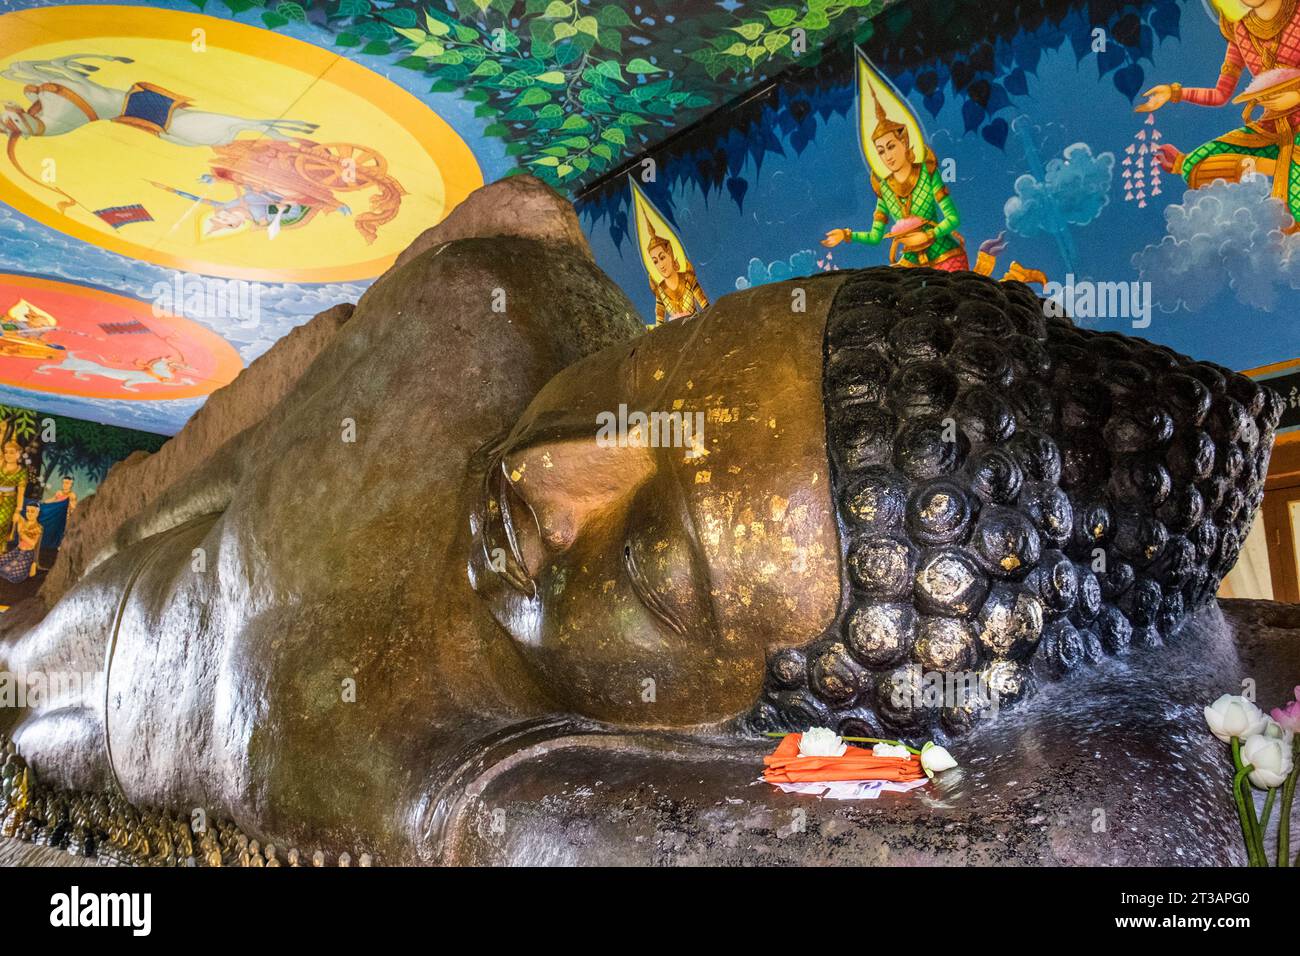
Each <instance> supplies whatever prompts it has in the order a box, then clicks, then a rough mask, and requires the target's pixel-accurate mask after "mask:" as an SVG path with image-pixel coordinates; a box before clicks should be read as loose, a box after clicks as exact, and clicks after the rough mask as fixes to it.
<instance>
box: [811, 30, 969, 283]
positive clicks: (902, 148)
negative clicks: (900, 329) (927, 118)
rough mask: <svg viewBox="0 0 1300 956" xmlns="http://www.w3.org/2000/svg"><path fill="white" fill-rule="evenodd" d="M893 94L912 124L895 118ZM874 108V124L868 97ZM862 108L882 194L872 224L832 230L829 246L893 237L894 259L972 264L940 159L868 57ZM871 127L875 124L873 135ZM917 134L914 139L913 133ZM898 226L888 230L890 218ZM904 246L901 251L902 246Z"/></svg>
mask: <svg viewBox="0 0 1300 956" xmlns="http://www.w3.org/2000/svg"><path fill="white" fill-rule="evenodd" d="M886 95H888V96H891V99H892V100H893V105H894V108H895V109H896V110H898V111H901V112H902V113H903V114H905V115H906V116H907V117H908V118H909V119H912V125H911V126H910V127H909V124H908V123H906V122H902V121H900V120H898V119H894V118H891V117H890V116H889V114H888V113H886V111H885V107H884V106H883V105H882V104H881V102H880V98H881V96H886ZM868 99H869V100H870V101H871V104H872V106H873V107H874V116H875V118H874V123H875V125H874V127H868V126H867V123H868V122H870V120H869V118H868V114H867V113H866V111H865V104H866V101H867V100H868ZM858 104H859V106H858V112H859V127H860V130H861V133H862V137H863V143H862V147H863V151H864V154H866V159H867V162H868V165H869V166H870V167H871V188H872V191H873V192H875V194H876V211H875V216H874V221H873V222H872V225H871V229H870V230H869V231H866V232H863V231H859V230H855V229H851V228H843V229H832V230H830V231H829V232H827V233H826V238H825V239H823V240H822V245H823V246H837V245H839V244H840V243H841V242H863V243H867V244H869V245H876V244H878V243H879V242H880V241H881V240H882V239H889V240H891V246H890V251H889V261H890V263H891V264H897V265H901V266H930V267H932V268H935V269H943V270H945V271H948V272H958V271H961V270H965V269H969V268H970V262H969V260H968V259H967V258H966V244H965V241H964V240H963V239H962V237H961V235H960V234H959V233H958V232H957V231H956V230H957V226H958V225H959V224H960V222H961V220H960V217H959V216H958V215H957V207H956V205H955V204H954V203H953V200H952V197H951V196H950V195H949V194H948V187H947V185H946V184H945V183H944V182H943V179H942V178H941V177H940V175H939V168H938V161H937V160H936V159H935V156H934V153H933V152H932V151H931V150H930V147H929V146H928V145H926V143H925V142H924V140H923V139H921V131H920V124H919V123H917V122H916V121H915V119H914V118H913V117H912V116H911V114H910V112H909V111H908V109H907V106H906V104H905V103H903V101H902V99H901V98H900V97H897V96H892V91H891V90H890V88H889V86H888V84H887V83H886V82H885V81H884V79H883V78H882V77H880V75H879V74H877V73H876V72H875V70H874V68H872V67H871V65H870V64H869V63H868V62H867V60H866V58H865V57H862V56H859V58H858ZM868 128H870V129H871V132H870V136H867V135H866V134H867V130H868ZM914 134H915V136H916V137H917V139H916V140H915V141H914V140H913V135H914ZM891 221H892V222H894V223H895V226H894V229H893V230H891V231H888V232H886V228H887V227H888V225H889V223H890V222H891ZM900 250H901V251H900Z"/></svg>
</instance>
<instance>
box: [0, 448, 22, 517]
mask: <svg viewBox="0 0 1300 956" xmlns="http://www.w3.org/2000/svg"><path fill="white" fill-rule="evenodd" d="M22 457H23V448H22V446H21V445H19V444H18V442H16V441H7V442H5V445H4V452H3V456H2V457H0V534H3V535H4V537H5V540H6V541H7V540H8V539H9V537H10V536H11V535H12V533H13V528H14V525H15V524H16V523H17V520H18V517H19V516H20V515H21V513H22V510H23V503H24V499H25V498H26V496H27V468H26V467H25V466H24V465H23V462H22Z"/></svg>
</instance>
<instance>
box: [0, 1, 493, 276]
mask: <svg viewBox="0 0 1300 956" xmlns="http://www.w3.org/2000/svg"><path fill="white" fill-rule="evenodd" d="M0 103H6V104H7V105H5V106H4V107H3V112H0V134H2V135H3V136H4V155H3V156H0V200H2V201H4V202H6V203H8V204H9V205H11V206H13V207H14V208H15V209H17V210H19V211H20V212H22V213H24V214H25V215H28V216H30V217H31V218H33V219H35V220H37V221H38V222H42V223H44V224H45V225H47V226H50V227H52V228H54V229H58V230H59V231H61V232H64V233H66V234H68V235H70V236H75V237H76V238H78V239H84V240H85V241H87V242H90V243H93V244H95V245H97V246H100V247H102V248H104V249H109V250H112V251H113V252H117V253H121V254H122V255H125V256H131V257H133V258H137V259H143V260H145V261H147V262H152V263H155V264H157V265H160V266H168V267H172V268H177V269H184V270H187V271H192V272H199V273H203V274H205V275H218V276H226V277H229V278H239V279H262V280H273V281H282V282H283V281H289V282H331V281H347V280H354V279H367V278H372V277H374V276H377V275H379V274H380V273H381V272H383V271H384V269H386V268H387V267H388V266H389V265H391V264H392V262H393V260H394V259H395V258H396V257H397V254H398V253H399V252H401V251H402V250H403V249H405V248H406V247H407V246H408V245H409V244H410V242H411V240H412V239H414V238H415V237H416V236H417V235H419V234H420V232H422V231H423V230H425V229H427V228H428V227H430V226H432V225H434V224H436V223H437V222H439V221H441V220H442V218H443V217H444V216H445V215H446V214H447V213H448V212H449V211H450V210H451V209H452V208H454V207H455V206H456V204H457V203H459V202H460V201H461V200H462V199H464V198H465V196H466V195H467V194H468V193H469V192H470V191H472V190H473V189H475V188H477V187H478V186H480V185H482V183H483V176H482V173H481V171H480V170H479V166H478V163H477V162H476V160H475V159H474V155H473V153H472V152H471V151H470V149H469V147H468V146H467V145H466V144H465V142H464V141H463V140H462V139H461V138H460V137H459V136H458V135H457V134H456V132H455V131H454V130H453V129H452V128H451V127H450V126H449V125H448V124H447V123H446V122H445V121H444V120H442V118H441V117H439V116H438V115H437V114H436V113H434V112H433V111H432V110H430V109H429V108H428V107H427V106H425V105H424V104H423V103H421V102H420V101H419V100H418V99H416V98H415V97H414V96H412V95H411V94H410V93H407V92H406V91H405V90H403V89H401V88H400V87H398V86H397V85H395V84H394V83H392V82H390V81H389V80H386V79H384V78H383V77H381V76H379V75H378V74H376V73H373V72H371V71H370V70H367V69H366V68H365V67H362V66H360V65H358V64H357V63H354V62H353V61H351V60H349V59H347V58H345V57H341V56H338V55H336V54H334V53H330V52H328V51H326V50H323V49H321V48H320V47H316V46H313V45H312V44H309V43H304V42H302V41H300V40H294V39H291V38H288V37H283V36H280V35H278V34H275V33H272V32H270V31H268V30H262V29H259V28H256V27H250V26H244V25H242V24H238V23H232V22H230V21H227V20H220V19H217V18H214V17H208V16H202V15H199V14H190V13H182V12H177V11H169V10H160V9H157V8H152V7H117V6H67V7H49V8H45V9H36V10H20V11H18V12H16V13H8V14H4V15H3V16H0Z"/></svg>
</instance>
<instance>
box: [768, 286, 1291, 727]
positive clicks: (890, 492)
mask: <svg viewBox="0 0 1300 956" xmlns="http://www.w3.org/2000/svg"><path fill="white" fill-rule="evenodd" d="M823 393H824V399H825V407H826V422H827V426H826V427H827V434H826V440H827V448H828V450H829V454H830V458H831V474H832V487H833V491H834V496H835V500H836V503H837V508H838V518H839V524H840V533H841V544H842V548H843V551H842V556H843V561H842V565H841V568H842V577H841V581H842V589H841V590H842V610H841V613H840V615H839V617H838V618H837V620H836V621H835V622H834V623H833V625H832V626H831V627H830V628H828V629H827V631H826V632H825V633H824V634H822V635H821V636H819V637H818V638H816V639H815V640H813V641H811V642H810V643H809V644H807V645H805V646H804V647H801V648H797V649H786V650H782V651H779V652H777V653H776V654H774V655H773V656H772V657H771V658H770V659H769V661H768V668H767V675H766V680H765V684H764V688H763V691H762V695H761V697H760V700H759V702H758V703H757V704H756V706H755V708H754V710H753V712H752V713H751V715H750V717H749V718H748V722H749V724H750V725H752V726H754V727H755V728H756V729H763V730H802V729H805V728H807V727H809V726H828V727H833V728H835V729H837V731H838V732H839V733H841V734H846V735H852V736H878V735H880V734H882V733H886V732H887V733H888V734H889V735H898V734H903V733H931V734H932V733H934V732H936V730H937V728H936V724H940V723H941V726H942V729H943V730H946V731H947V732H949V733H960V732H962V731H964V730H966V729H968V728H969V727H970V726H971V725H972V723H973V721H974V720H975V719H976V717H977V716H979V715H980V713H981V712H982V711H984V710H986V709H989V708H992V709H993V710H996V708H997V703H998V702H999V701H1001V702H1014V700H1015V699H1017V698H1019V697H1020V696H1021V695H1022V694H1024V693H1025V692H1026V691H1028V690H1031V689H1032V687H1033V685H1034V684H1035V683H1037V682H1038V681H1039V680H1042V679H1048V680H1051V679H1056V678H1059V677H1061V676H1063V675H1064V674H1065V673H1067V672H1069V671H1071V670H1074V669H1076V668H1078V667H1081V666H1086V665H1089V664H1092V663H1095V662H1097V661H1099V660H1100V659H1101V658H1102V657H1103V656H1104V655H1105V654H1107V653H1111V654H1119V653H1123V652H1124V651H1125V650H1126V649H1127V648H1128V647H1129V646H1130V644H1138V645H1158V644H1160V643H1162V642H1163V641H1164V640H1166V639H1168V638H1171V637H1173V636H1174V635H1175V634H1176V633H1177V631H1178V629H1179V627H1180V626H1181V625H1182V623H1183V621H1184V620H1185V619H1186V617H1187V615H1188V614H1189V612H1190V611H1191V610H1192V609H1194V608H1195V607H1197V606H1199V605H1201V604H1203V603H1205V602H1207V601H1209V600H1211V599H1212V598H1213V596H1214V594H1215V593H1216V591H1217V590H1218V585H1219V582H1220V580H1221V579H1222V577H1223V576H1224V575H1225V574H1226V573H1227V572H1228V570H1229V569H1230V568H1231V567H1232V565H1233V563H1234V562H1235V560H1236V557H1237V553H1238V551H1239V550H1240V547H1241V544H1242V542H1243V541H1244V539H1245V534H1246V531H1247V530H1248V529H1249V527H1250V523H1251V521H1252V519H1253V517H1254V513H1255V511H1256V509H1257V508H1258V506H1259V503H1260V501H1261V500H1262V496H1263V480H1264V475H1265V472H1266V471H1267V468H1268V457H1269V450H1270V448H1271V446H1272V439H1273V429H1274V427H1275V426H1276V423H1277V421H1278V418H1279V416H1280V413H1281V404H1280V399H1279V398H1278V397H1277V396H1276V394H1275V393H1273V392H1272V391H1270V390H1269V389H1266V388H1262V387H1260V386H1258V385H1256V384H1255V383H1253V382H1251V381H1250V380H1249V379H1247V378H1245V377H1244V376H1241V375H1237V374H1235V373H1233V372H1231V371H1229V370H1227V369H1224V368H1221V367H1219V366H1215V365H1212V364H1209V363H1204V362H1194V361H1192V360H1191V359H1188V358H1186V357H1185V356H1181V355H1178V354H1177V353H1174V352H1173V351H1171V350H1170V349H1168V348H1165V347H1162V346H1156V345H1153V344H1151V343H1148V342H1145V341H1142V340H1140V339H1131V338H1127V337H1125V336H1122V335H1119V334H1117V333H1097V332H1091V331H1085V330H1079V329H1076V328H1074V327H1073V325H1072V324H1071V323H1069V321H1068V320H1064V319H1059V318H1053V319H1048V318H1047V317H1046V315H1045V310H1044V308H1043V304H1042V300H1041V299H1040V298H1039V297H1038V296H1037V295H1035V294H1034V293H1033V291H1032V290H1031V289H1030V288H1029V287H1028V286H1026V285H1023V284H1022V283H1019V282H1002V283H998V282H994V281H992V280H990V279H987V278H984V277H981V276H978V275H976V274H974V273H955V274H954V273H945V272H939V271H936V270H932V269H919V268H914V269H901V268H897V269H890V268H877V269H868V270H863V271H862V272H859V273H857V274H855V275H853V276H851V277H850V278H849V279H848V280H847V281H846V282H845V283H844V284H843V285H841V286H840V288H839V290H838V292H837V294H836V298H835V301H834V302H833V304H832V306H831V309H830V312H829V315H828V317H827V323H826V336H825V370H824V377H823ZM927 674H929V675H934V674H942V675H948V676H949V677H951V676H952V675H963V676H965V677H966V678H968V679H970V681H971V682H972V683H973V684H974V685H976V686H978V687H983V688H986V689H988V690H989V691H991V693H992V695H994V696H996V698H997V700H996V701H993V702H992V703H991V702H990V700H989V699H988V697H989V695H988V694H980V693H976V694H973V695H970V696H967V697H965V698H964V699H961V700H958V699H948V698H947V697H945V699H944V701H943V703H942V704H941V705H939V706H935V705H934V703H933V702H930V701H925V700H924V699H923V695H922V694H921V688H920V686H919V685H918V682H923V681H924V679H925V675H927ZM939 732H940V733H941V732H942V731H939Z"/></svg>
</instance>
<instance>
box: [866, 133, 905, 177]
mask: <svg viewBox="0 0 1300 956" xmlns="http://www.w3.org/2000/svg"><path fill="white" fill-rule="evenodd" d="M875 142H876V154H877V155H878V156H879V157H880V161H881V162H882V163H884V164H885V168H886V169H888V170H889V171H890V172H891V173H897V172H901V171H903V170H904V169H909V168H911V166H912V157H911V156H909V155H908V149H907V138H906V137H905V136H899V135H898V134H897V133H886V134H885V135H884V136H881V137H880V138H878V139H877V140H876V141H875Z"/></svg>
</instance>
